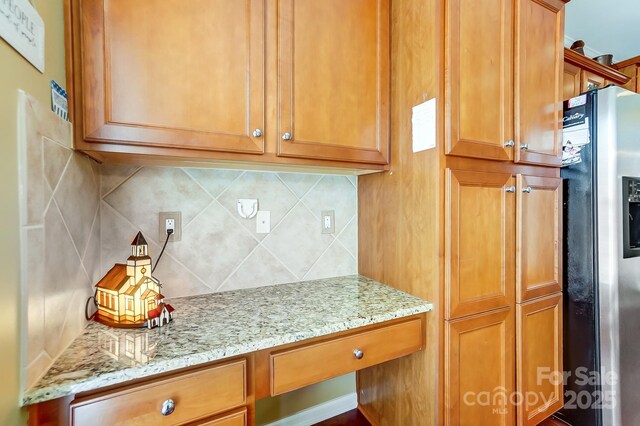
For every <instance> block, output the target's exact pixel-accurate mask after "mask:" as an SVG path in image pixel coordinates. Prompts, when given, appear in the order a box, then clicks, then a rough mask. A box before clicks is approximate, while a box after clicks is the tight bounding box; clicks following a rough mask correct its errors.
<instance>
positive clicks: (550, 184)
mask: <svg viewBox="0 0 640 426" xmlns="http://www.w3.org/2000/svg"><path fill="white" fill-rule="evenodd" d="M526 191H530V192H526ZM561 203H562V179H558V178H541V177H534V176H523V175H518V206H517V211H518V219H517V223H516V229H517V230H516V251H517V258H516V289H517V291H516V300H517V302H522V301H525V300H530V299H533V298H536V297H541V296H544V295H548V294H552V293H556V292H559V291H562V282H561V271H562V265H561V262H562V260H561V259H562V257H561V256H562V236H561V232H562V229H561V224H560V214H561V211H562V204H561Z"/></svg>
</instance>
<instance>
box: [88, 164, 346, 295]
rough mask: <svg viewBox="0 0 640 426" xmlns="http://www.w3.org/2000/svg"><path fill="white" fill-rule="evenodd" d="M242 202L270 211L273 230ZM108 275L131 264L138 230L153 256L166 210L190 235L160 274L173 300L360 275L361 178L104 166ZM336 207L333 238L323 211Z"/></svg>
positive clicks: (104, 264) (175, 246)
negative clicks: (242, 210) (263, 229)
mask: <svg viewBox="0 0 640 426" xmlns="http://www.w3.org/2000/svg"><path fill="white" fill-rule="evenodd" d="M239 198H256V199H258V203H259V208H260V210H267V211H270V212H271V232H270V233H269V234H257V233H256V232H255V230H256V219H255V218H253V219H249V220H248V219H243V218H241V217H240V216H239V215H238V213H237V211H236V200H237V199H239ZM101 199H102V200H101V207H100V214H101V221H100V223H101V229H102V231H101V248H102V252H101V271H102V273H105V272H106V271H107V270H108V269H109V268H110V267H111V266H112V265H113V264H114V263H116V262H123V261H125V260H126V257H127V256H128V253H129V243H130V240H131V239H132V238H133V236H134V235H135V233H136V232H137V231H138V230H140V231H142V232H143V234H144V235H145V238H146V239H147V241H148V242H149V245H150V247H149V249H150V252H151V256H152V258H154V260H155V259H156V258H157V255H158V253H159V251H160V248H161V246H162V243H163V242H164V241H160V239H159V235H158V214H159V213H160V212H164V211H181V212H182V222H183V223H182V232H183V233H182V240H181V241H179V242H170V243H169V244H168V246H167V249H166V251H165V254H164V255H163V258H162V260H161V261H160V264H159V266H158V269H157V270H156V272H155V273H154V275H155V276H157V277H158V278H159V279H160V281H161V282H162V283H163V285H164V287H163V293H164V294H165V295H166V296H167V297H177V296H188V295H193V294H201V293H209V292H212V291H226V290H233V289H239V288H250V287H259V286H265V285H271V284H280V283H286V282H291V281H298V280H306V279H314V278H324V277H331V276H339V275H347V274H355V273H357V261H356V259H357V241H358V229H357V191H356V178H354V177H346V176H337V175H335V176H334V175H314V174H300V173H272V172H250V171H236V170H215V169H191V168H175V167H142V168H138V167H131V166H122V165H103V166H102V167H101ZM322 210H335V216H336V220H335V227H336V230H335V234H333V235H331V234H321V232H320V231H321V226H320V212H321V211H322Z"/></svg>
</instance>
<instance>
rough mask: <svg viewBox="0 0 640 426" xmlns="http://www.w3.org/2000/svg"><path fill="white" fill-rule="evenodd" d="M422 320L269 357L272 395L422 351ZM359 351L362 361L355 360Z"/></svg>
mask: <svg viewBox="0 0 640 426" xmlns="http://www.w3.org/2000/svg"><path fill="white" fill-rule="evenodd" d="M423 335H424V326H423V323H422V320H421V319H413V320H409V321H406V322H402V323H399V324H393V325H387V326H383V327H381V328H378V329H375V330H370V331H364V332H361V333H357V334H353V335H350V336H345V337H339V338H336V339H332V340H329V341H324V342H320V343H315V344H311V345H308V346H304V347H298V348H292V349H286V350H283V351H282V352H278V353H274V354H272V355H271V357H270V365H271V395H272V396H273V395H279V394H281V393H285V392H289V391H292V390H294V389H298V388H301V387H304V386H308V385H311V384H313V383H318V382H321V381H323V380H327V379H330V378H332V377H337V376H340V375H342V374H346V373H349V372H352V371H356V370H360V369H362V368H366V367H370V366H372V365H375V364H379V363H382V362H385V361H388V360H391V359H394V358H399V357H401V356H404V355H408V354H410V353H413V352H417V351H419V350H420V349H422V342H423ZM356 351H361V355H362V356H361V357H360V358H358V357H356Z"/></svg>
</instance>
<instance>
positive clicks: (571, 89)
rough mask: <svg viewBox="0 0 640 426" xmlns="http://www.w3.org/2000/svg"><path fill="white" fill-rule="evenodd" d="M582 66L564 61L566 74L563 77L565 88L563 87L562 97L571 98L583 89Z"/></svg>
mask: <svg viewBox="0 0 640 426" xmlns="http://www.w3.org/2000/svg"><path fill="white" fill-rule="evenodd" d="M581 71H582V70H581V69H580V67H577V66H575V65H573V64H570V63H568V62H565V63H564V76H563V78H562V83H563V89H562V99H563V100H566V99H571V98H573V97H575V96H578V95H579V94H580V91H581V86H580V74H581Z"/></svg>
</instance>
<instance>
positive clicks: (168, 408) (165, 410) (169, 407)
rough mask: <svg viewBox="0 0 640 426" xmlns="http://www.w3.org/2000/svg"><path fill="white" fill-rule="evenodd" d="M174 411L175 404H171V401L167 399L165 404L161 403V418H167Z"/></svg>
mask: <svg viewBox="0 0 640 426" xmlns="http://www.w3.org/2000/svg"><path fill="white" fill-rule="evenodd" d="M175 409H176V403H175V402H173V399H167V400H166V401H165V402H163V403H162V408H161V409H160V413H161V414H162V415H163V416H168V415H169V414H171V413H173V411H174V410H175Z"/></svg>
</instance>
